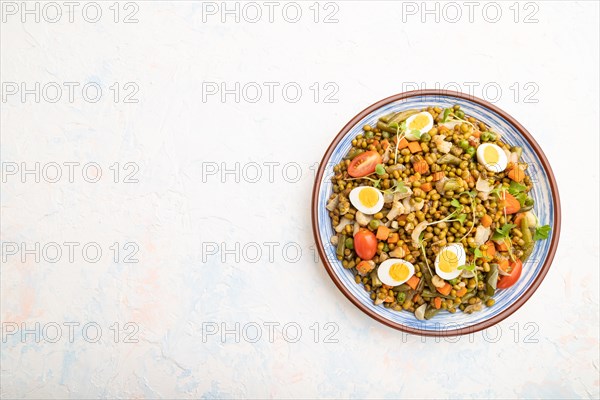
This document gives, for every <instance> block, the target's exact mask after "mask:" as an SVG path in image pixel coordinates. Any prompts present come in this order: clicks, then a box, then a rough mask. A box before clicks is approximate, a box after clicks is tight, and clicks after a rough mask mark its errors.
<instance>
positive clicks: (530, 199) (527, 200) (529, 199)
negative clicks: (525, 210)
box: [524, 197, 533, 207]
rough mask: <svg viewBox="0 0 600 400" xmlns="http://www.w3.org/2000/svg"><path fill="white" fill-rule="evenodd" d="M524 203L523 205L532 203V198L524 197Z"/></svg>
mask: <svg viewBox="0 0 600 400" xmlns="http://www.w3.org/2000/svg"><path fill="white" fill-rule="evenodd" d="M524 204H525V207H529V206H532V205H533V199H532V198H531V197H527V198H526V199H525V202H524Z"/></svg>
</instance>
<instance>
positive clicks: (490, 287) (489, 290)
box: [485, 218, 525, 296]
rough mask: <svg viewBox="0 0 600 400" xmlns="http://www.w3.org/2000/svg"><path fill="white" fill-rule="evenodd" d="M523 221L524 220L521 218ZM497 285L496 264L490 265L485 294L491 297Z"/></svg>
mask: <svg viewBox="0 0 600 400" xmlns="http://www.w3.org/2000/svg"><path fill="white" fill-rule="evenodd" d="M523 219H525V218H523ZM497 284H498V264H490V272H488V274H487V282H486V289H485V293H486V294H487V295H488V296H493V295H494V293H496V285H497Z"/></svg>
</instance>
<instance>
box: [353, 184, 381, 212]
mask: <svg viewBox="0 0 600 400" xmlns="http://www.w3.org/2000/svg"><path fill="white" fill-rule="evenodd" d="M358 200H359V201H360V203H361V204H362V205H363V206H365V207H369V208H370V207H375V205H376V204H377V201H379V196H378V195H377V190H376V189H373V188H364V189H363V190H361V191H360V192H359V193H358Z"/></svg>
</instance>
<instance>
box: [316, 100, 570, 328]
mask: <svg viewBox="0 0 600 400" xmlns="http://www.w3.org/2000/svg"><path fill="white" fill-rule="evenodd" d="M454 104H459V105H460V106H461V109H462V110H463V111H464V112H465V114H467V115H469V116H473V117H475V118H476V119H478V120H480V121H482V122H484V123H485V124H487V125H488V126H491V127H492V128H494V129H495V130H496V131H498V132H500V133H501V134H502V140H503V141H504V142H506V143H509V144H511V145H514V146H521V147H522V148H523V156H522V158H523V160H524V161H525V162H527V163H528V164H529V169H528V174H529V175H530V177H531V179H532V180H533V181H534V187H533V189H532V191H531V192H530V195H531V196H532V197H533V199H534V200H535V206H534V212H535V213H536V215H537V216H538V218H539V220H540V224H541V225H550V226H551V227H552V230H551V236H550V237H549V238H548V239H547V240H541V241H537V242H536V244H535V247H534V249H533V252H532V254H531V256H530V257H529V258H528V260H527V261H526V262H525V263H524V265H523V272H522V275H521V277H520V279H519V280H518V281H517V283H515V284H514V285H513V286H511V287H510V288H508V289H504V290H499V291H498V292H497V293H496V295H495V296H494V299H495V301H496V304H495V305H494V306H493V307H484V309H483V310H482V311H480V312H476V313H473V314H465V313H462V312H460V311H458V312H456V313H454V314H451V313H449V312H447V311H443V312H440V313H439V314H437V315H436V316H435V317H434V318H432V319H431V320H425V321H420V320H417V319H416V318H415V316H414V315H413V314H412V313H409V312H398V311H394V310H392V309H388V308H385V307H383V306H382V305H379V306H376V305H374V304H373V301H372V300H371V299H370V297H369V293H368V292H366V291H365V290H364V287H363V286H362V285H361V284H356V282H355V281H354V276H353V274H352V272H351V271H349V270H346V269H345V268H344V267H343V266H342V263H341V261H339V260H338V259H337V258H336V254H335V251H336V249H335V246H333V245H332V244H331V242H330V239H331V237H332V236H333V235H334V230H333V227H332V225H331V218H330V217H329V213H328V211H327V209H326V208H325V206H326V204H327V200H328V198H329V196H330V195H331V193H332V182H331V177H332V175H333V166H335V165H336V164H338V163H339V162H340V161H341V160H342V159H343V158H344V156H345V155H346V154H347V153H348V151H349V150H350V148H351V147H352V139H353V138H354V137H356V135H358V134H360V133H362V127H363V125H365V124H370V125H372V126H375V125H376V124H377V120H378V119H379V117H381V116H382V115H386V114H389V113H391V112H398V111H404V110H408V109H414V108H425V107H429V106H439V107H442V108H445V107H448V106H451V105H454ZM312 223H313V233H314V236H315V241H316V243H317V248H318V250H319V255H320V257H321V261H322V262H323V265H324V266H325V268H326V270H327V272H328V274H329V276H330V277H331V278H332V280H333V281H334V283H335V284H336V285H337V287H338V288H339V289H340V290H341V291H342V293H344V295H345V296H346V297H347V298H348V299H349V300H350V301H351V302H352V303H354V304H355V305H356V306H357V307H358V308H360V309H361V310H362V311H364V312H365V313H366V314H367V315H369V316H371V317H372V318H374V319H376V320H377V321H379V322H381V323H383V324H385V325H388V326H390V327H392V328H396V329H400V330H402V331H405V332H408V333H414V334H419V335H426V336H456V335H463V334H468V333H472V332H476V331H479V330H482V329H485V328H488V327H490V326H492V325H494V324H496V323H498V322H500V321H501V320H503V319H504V318H506V317H508V316H509V315H511V314H512V313H513V312H515V311H516V310H517V309H518V308H519V307H521V306H522V305H523V304H524V303H525V302H526V301H527V300H528V299H529V297H531V295H532V294H533V293H534V292H535V290H536V289H537V288H538V286H539V285H540V284H541V282H542V280H543V279H544V276H545V275H546V273H547V272H548V269H549V268H550V264H551V263H552V259H553V258H554V254H555V252H556V248H557V246H558V239H559V236H560V200H559V196H558V188H557V185H556V181H555V179H554V175H553V173H552V169H551V168H550V164H549V163H548V160H547V159H546V156H545V155H544V153H543V151H542V150H541V148H540V147H539V145H538V144H537V142H536V141H535V140H534V139H533V137H532V136H531V134H530V133H529V132H528V131H527V130H526V129H525V128H524V127H523V126H522V125H521V124H520V123H519V122H517V121H516V120H515V119H514V118H512V117H511V116H510V115H508V114H507V113H506V112H504V111H502V110H501V109H499V108H498V107H496V106H494V105H493V104H490V103H488V102H486V101H484V100H481V99H478V98H476V97H473V96H469V95H466V94H462V93H458V92H450V91H445V90H417V91H412V92H406V93H401V94H398V95H395V96H391V97H388V98H386V99H383V100H381V101H379V102H377V103H375V104H373V105H371V106H369V107H368V108H366V109H365V110H363V111H362V112H360V113H359V114H358V115H357V116H355V117H354V118H353V119H352V120H351V121H350V122H348V124H346V126H344V128H343V129H342V130H341V131H340V133H339V134H338V135H337V136H336V137H335V139H334V140H333V142H332V143H331V145H330V146H329V148H328V149H327V152H326V153H325V155H324V157H323V159H322V161H321V164H320V166H319V170H318V172H317V176H316V180H315V186H314V189H313V199H312Z"/></svg>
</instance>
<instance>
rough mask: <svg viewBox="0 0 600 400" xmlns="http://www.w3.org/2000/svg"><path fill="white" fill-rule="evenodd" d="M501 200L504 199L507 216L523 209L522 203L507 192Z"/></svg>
mask: <svg viewBox="0 0 600 400" xmlns="http://www.w3.org/2000/svg"><path fill="white" fill-rule="evenodd" d="M500 198H501V199H502V206H503V207H504V209H505V210H506V213H507V214H514V213H516V212H517V211H519V210H520V209H521V203H519V200H517V199H516V198H515V196H513V195H512V194H510V193H508V192H507V191H503V192H502V195H501V196H500Z"/></svg>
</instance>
